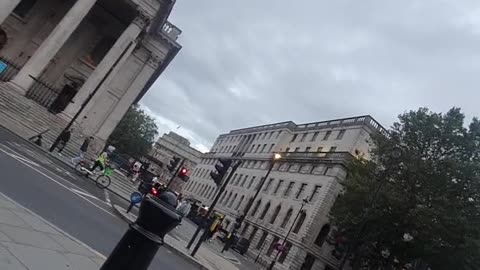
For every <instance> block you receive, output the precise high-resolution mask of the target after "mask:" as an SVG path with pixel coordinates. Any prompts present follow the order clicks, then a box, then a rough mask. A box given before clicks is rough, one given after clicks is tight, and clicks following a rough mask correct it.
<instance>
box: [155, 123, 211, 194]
mask: <svg viewBox="0 0 480 270" xmlns="http://www.w3.org/2000/svg"><path fill="white" fill-rule="evenodd" d="M202 155H203V153H202V152H200V151H198V150H197V149H195V148H193V147H191V146H190V141H188V139H186V138H184V137H182V136H180V135H178V134H177V133H175V132H172V131H170V132H169V133H168V134H163V135H162V137H160V138H159V139H158V140H157V142H156V143H155V144H154V145H153V147H152V150H151V151H150V157H152V158H154V159H156V160H158V161H160V162H161V163H162V167H161V168H157V172H158V173H159V174H160V176H161V178H163V179H165V178H168V175H169V172H168V170H167V165H168V164H169V163H170V160H171V159H172V158H173V157H179V158H181V159H184V160H185V162H184V163H183V167H185V168H186V169H187V170H188V171H189V174H190V175H191V174H192V172H193V170H194V168H195V167H196V166H197V164H198V163H199V162H200V158H201V157H202ZM162 176H163V177H162ZM184 183H185V182H183V181H180V180H178V179H176V181H175V182H174V183H173V184H172V188H173V189H174V190H176V191H181V190H182V188H183V185H184Z"/></svg>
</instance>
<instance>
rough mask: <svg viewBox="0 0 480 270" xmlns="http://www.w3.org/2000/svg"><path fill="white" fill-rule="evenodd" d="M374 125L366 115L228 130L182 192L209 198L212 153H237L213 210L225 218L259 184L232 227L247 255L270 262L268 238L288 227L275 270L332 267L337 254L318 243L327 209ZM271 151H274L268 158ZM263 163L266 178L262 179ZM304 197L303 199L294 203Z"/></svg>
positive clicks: (325, 231) (326, 228) (364, 151)
mask: <svg viewBox="0 0 480 270" xmlns="http://www.w3.org/2000/svg"><path fill="white" fill-rule="evenodd" d="M378 132H381V133H383V132H385V130H384V129H383V127H382V126H381V125H380V124H379V123H377V122H376V121H375V120H374V119H373V118H372V117H371V116H360V117H353V118H347V119H338V120H331V121H324V122H317V123H309V124H302V125H296V124H295V123H293V122H283V123H276V124H270V125H264V126H257V127H250V128H244V129H238V130H232V131H230V132H229V133H227V134H222V135H220V136H219V137H218V138H217V140H216V141H215V143H214V145H213V146H212V149H211V151H210V152H209V153H206V154H205V155H204V156H203V158H202V160H201V162H200V163H199V164H198V165H197V167H196V169H195V171H194V172H193V174H192V177H191V180H190V181H189V182H188V183H187V185H186V186H185V188H184V192H185V193H186V194H188V195H189V196H192V197H194V198H195V199H198V200H200V201H201V202H202V203H204V204H207V205H208V204H210V203H211V202H212V200H213V199H214V197H215V195H216V191H217V187H216V185H215V183H214V182H213V181H212V180H211V178H210V176H209V174H210V172H211V171H214V170H215V168H214V165H215V164H216V163H217V161H218V159H219V158H231V159H236V160H241V161H242V165H241V166H240V167H239V168H238V170H237V171H236V173H235V175H234V176H233V178H232V179H231V182H230V184H229V185H228V187H227V188H226V191H225V192H224V193H223V194H222V195H221V197H220V200H219V203H218V204H217V207H216V209H218V211H220V212H223V213H224V214H226V215H227V220H228V221H230V223H233V222H232V221H233V220H234V219H235V217H238V216H239V215H241V214H243V213H244V210H245V207H246V206H247V204H249V201H251V200H252V197H253V196H254V193H255V192H256V190H258V188H259V187H260V186H262V190H261V191H260V196H258V198H257V199H256V200H255V201H253V202H250V203H253V204H252V207H251V209H250V211H249V212H248V214H247V215H246V219H245V222H244V223H243V224H242V227H241V228H240V230H239V231H238V232H239V234H240V235H241V236H243V237H245V238H247V239H249V240H250V242H251V245H250V248H249V251H248V254H249V255H250V256H255V257H256V256H258V255H259V261H260V262H262V263H263V264H268V263H270V262H271V261H272V260H273V259H274V258H275V256H276V250H275V244H276V243H278V242H282V240H283V238H284V237H285V236H286V235H287V233H288V231H289V230H291V233H290V235H289V237H288V239H287V242H286V246H287V247H288V250H289V251H288V252H284V253H282V254H281V255H280V256H279V257H278V263H277V264H276V266H275V269H285V270H286V269H302V270H310V269H314V270H324V269H335V268H336V266H337V265H338V260H337V259H336V258H334V257H333V256H332V254H331V250H332V248H331V246H329V245H328V244H327V243H326V242H325V240H326V239H327V237H328V235H329V232H330V225H329V220H328V212H329V210H330V208H331V207H332V205H333V203H334V201H335V198H336V197H337V194H338V192H339V191H340V189H341V187H340V184H339V182H340V181H341V180H342V179H344V178H345V176H346V167H345V165H346V162H347V161H348V160H349V159H351V158H354V157H355V156H358V155H365V156H367V157H368V153H369V148H370V144H369V138H370V137H371V135H372V134H373V133H378ZM274 153H276V154H280V156H281V157H280V158H279V159H277V160H275V161H274V159H273V156H274ZM272 162H273V164H272ZM270 166H272V170H271V173H270V175H269V176H268V179H263V178H264V176H265V175H266V173H267V171H268V169H269V168H270ZM262 182H263V185H262ZM304 199H306V200H308V203H307V204H306V205H304V206H303V207H302V201H304ZM300 209H302V210H301V211H300Z"/></svg>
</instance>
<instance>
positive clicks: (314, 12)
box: [141, 0, 480, 151]
mask: <svg viewBox="0 0 480 270" xmlns="http://www.w3.org/2000/svg"><path fill="white" fill-rule="evenodd" d="M169 21H171V22H172V23H174V24H175V25H177V26H178V27H180V28H181V29H182V31H183V33H182V35H181V37H180V38H179V40H178V41H179V42H180V43H181V44H182V46H183V49H182V50H181V51H180V53H179V54H178V56H177V57H176V58H175V59H174V61H173V63H172V64H171V65H170V66H169V67H168V68H167V70H166V71H165V73H164V74H163V75H162V76H161V77H160V78H159V80H158V81H157V82H156V84H155V85H154V86H153V87H152V89H150V91H149V92H148V94H147V95H146V96H145V98H144V99H143V100H142V102H141V103H142V105H144V106H145V107H146V108H147V110H148V111H149V113H151V114H153V115H154V116H155V117H156V118H157V122H158V125H159V129H160V132H162V133H163V132H168V131H169V130H174V131H176V132H178V133H179V134H181V135H184V136H185V137H187V138H188V139H189V140H190V141H191V142H192V145H194V146H195V147H196V148H198V149H199V150H201V151H205V150H207V149H208V148H209V147H210V146H211V144H212V143H213V141H214V140H215V138H216V137H217V136H218V135H219V134H220V133H225V132H228V131H229V130H231V129H237V128H242V127H248V126H254V125H260V124H266V123H271V122H279V121H286V120H292V121H294V122H297V123H304V122H315V121H321V120H328V119H335V118H342V117H349V116H356V115H362V114H370V115H372V116H373V117H374V118H376V119H377V120H378V121H379V122H380V123H381V124H382V125H384V126H390V125H391V124H392V123H393V121H395V119H396V118H397V115H398V114H400V113H402V112H404V111H406V110H410V109H416V108H418V107H419V106H427V107H429V108H430V109H432V110H434V111H446V110H448V109H449V108H450V107H452V106H457V107H461V108H462V109H463V111H464V112H465V113H466V115H467V117H468V118H471V117H472V116H475V115H479V113H478V108H479V104H480V100H479V97H480V92H479V86H480V2H479V1H478V0H471V1H470V0H421V1H420V0H362V1H359V0H335V1H331V0H330V1H326V0H302V1H284V0H261V1H259V0H242V1H225V0H202V1H198V0H197V1H187V0H178V1H177V4H176V6H175V8H174V10H173V12H172V14H171V16H170V19H169ZM178 126H180V128H179V129H177V127H178Z"/></svg>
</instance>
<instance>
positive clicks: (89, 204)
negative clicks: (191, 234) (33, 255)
mask: <svg viewBox="0 0 480 270" xmlns="http://www.w3.org/2000/svg"><path fill="white" fill-rule="evenodd" d="M0 172H1V176H0V192H2V193H4V194H5V195H7V196H9V197H10V198H12V199H14V200H15V201H17V202H18V203H20V204H22V205H23V206H25V207H27V208H29V209H30V210H32V211H33V212H35V213H37V214H38V215H40V216H42V217H43V218H45V219H46V220H48V221H50V222H51V223H53V224H54V225H56V226H57V227H59V228H61V229H62V230H64V231H66V232H67V233H69V234H70V235H72V236H74V237H76V238H77V239H79V240H80V241H82V242H84V243H85V244H87V245H88V246H90V247H92V248H93V249H95V250H97V251H98V252H100V253H101V254H104V255H105V256H108V255H109V254H110V252H111V251H112V250H113V248H114V247H115V245H116V243H117V242H118V240H120V238H121V237H122V235H123V234H124V232H125V231H126V230H127V228H128V227H127V224H126V223H125V222H124V221H122V220H121V219H120V218H119V217H117V216H116V215H115V213H114V212H113V210H112V209H111V206H110V204H109V200H111V201H112V202H114V203H118V204H123V205H126V202H125V201H124V200H123V199H120V198H117V197H116V196H115V195H114V194H109V193H106V192H105V191H104V190H100V189H98V188H97V187H96V186H95V185H94V184H93V182H91V181H90V180H88V179H86V178H84V177H80V176H77V175H75V173H74V172H73V170H72V169H70V168H69V167H68V166H66V165H64V164H62V163H61V162H60V161H58V160H56V159H55V158H52V157H50V156H49V155H47V154H46V153H44V152H43V151H41V150H40V149H37V148H36V147H35V146H33V145H31V144H29V143H28V142H25V141H24V140H22V139H21V138H18V137H17V136H15V135H14V134H12V133H10V132H9V131H8V130H5V129H3V128H1V127H0ZM150 269H152V270H155V269H162V270H165V269H172V270H175V269H179V270H180V269H182V270H183V269H185V270H188V269H196V268H195V267H194V266H193V265H191V264H190V263H189V262H188V261H186V260H184V259H183V258H181V257H179V256H177V255H175V254H173V253H172V252H170V251H169V250H167V249H166V248H161V249H160V250H159V252H158V253H157V256H156V257H155V259H154V261H153V262H152V265H151V266H150Z"/></svg>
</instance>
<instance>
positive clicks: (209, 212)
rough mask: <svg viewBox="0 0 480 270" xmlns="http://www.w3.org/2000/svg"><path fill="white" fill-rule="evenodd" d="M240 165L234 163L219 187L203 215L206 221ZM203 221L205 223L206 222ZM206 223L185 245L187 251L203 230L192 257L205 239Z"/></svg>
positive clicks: (239, 162)
mask: <svg viewBox="0 0 480 270" xmlns="http://www.w3.org/2000/svg"><path fill="white" fill-rule="evenodd" d="M241 164H242V162H241V161H238V162H237V163H235V165H233V167H232V171H231V172H230V174H229V175H228V177H227V180H225V183H223V185H222V186H221V187H220V190H219V191H218V193H217V196H215V199H214V200H213V202H212V205H210V208H209V209H208V212H207V214H206V215H205V218H206V220H207V219H208V218H209V217H210V215H211V214H212V213H213V210H214V209H215V205H217V202H218V200H219V199H220V196H221V195H222V193H223V192H224V191H225V188H226V187H227V185H228V183H229V182H230V179H231V178H232V176H233V175H234V174H235V171H237V168H238V167H239V166H240V165H241ZM206 220H205V221H206ZM205 225H206V222H203V223H201V224H200V225H199V226H198V227H197V230H196V231H195V233H194V234H193V237H192V239H191V240H190V242H189V243H188V245H187V249H190V248H191V247H192V245H193V243H194V242H195V239H196V238H197V236H198V234H199V233H200V231H201V230H202V228H204V229H205V230H204V232H203V234H202V236H201V237H200V239H199V240H198V242H197V245H196V246H195V247H194V249H193V251H192V253H191V255H192V257H194V256H195V254H196V253H197V251H198V249H199V248H200V246H201V245H202V242H203V240H204V239H205V237H206V235H207V231H206V226H205Z"/></svg>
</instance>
